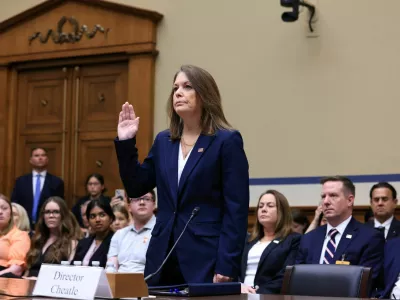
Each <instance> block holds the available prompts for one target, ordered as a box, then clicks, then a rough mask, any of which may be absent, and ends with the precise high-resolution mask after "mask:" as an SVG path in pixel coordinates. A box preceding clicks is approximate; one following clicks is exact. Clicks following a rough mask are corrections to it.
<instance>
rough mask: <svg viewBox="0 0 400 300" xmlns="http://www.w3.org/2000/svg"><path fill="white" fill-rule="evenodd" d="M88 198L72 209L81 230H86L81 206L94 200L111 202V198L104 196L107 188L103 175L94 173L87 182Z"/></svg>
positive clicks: (82, 199)
mask: <svg viewBox="0 0 400 300" xmlns="http://www.w3.org/2000/svg"><path fill="white" fill-rule="evenodd" d="M85 188H86V192H87V194H86V196H84V197H82V198H80V199H79V200H78V201H77V202H76V203H75V205H74V207H72V213H73V214H74V216H75V218H76V220H77V221H78V223H79V225H80V226H81V228H85V226H84V224H83V220H82V214H81V205H82V204H84V203H85V202H87V201H89V200H93V199H99V198H104V199H105V200H107V201H108V202H110V197H107V196H105V195H104V193H105V192H106V188H105V186H104V177H103V175H101V174H97V173H93V174H90V175H89V176H88V177H87V178H86V181H85Z"/></svg>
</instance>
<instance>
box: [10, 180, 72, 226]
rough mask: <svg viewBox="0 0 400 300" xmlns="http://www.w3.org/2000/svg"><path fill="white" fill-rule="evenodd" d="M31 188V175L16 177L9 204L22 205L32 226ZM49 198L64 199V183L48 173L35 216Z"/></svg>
mask: <svg viewBox="0 0 400 300" xmlns="http://www.w3.org/2000/svg"><path fill="white" fill-rule="evenodd" d="M33 196H34V195H33V186H32V173H30V174H26V175H23V176H21V177H18V178H17V179H16V181H15V185H14V190H13V192H12V195H11V202H14V203H18V204H20V205H22V206H23V207H24V208H25V209H26V212H27V213H28V217H29V220H30V222H31V226H32V209H33ZM51 196H58V197H61V198H63V199H64V181H63V180H62V179H61V178H59V177H57V176H54V175H51V174H50V173H49V172H47V174H46V178H45V180H44V184H43V188H42V192H41V194H40V200H39V206H38V210H37V214H38V215H39V213H40V208H41V207H42V205H43V203H44V202H45V201H46V200H47V199H48V198H49V197H51Z"/></svg>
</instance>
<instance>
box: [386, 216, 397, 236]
mask: <svg viewBox="0 0 400 300" xmlns="http://www.w3.org/2000/svg"><path fill="white" fill-rule="evenodd" d="M399 231H400V221H398V220H397V219H396V218H393V220H392V224H390V227H389V231H388V234H387V237H386V240H388V239H390V238H395V237H397V236H398V235H399Z"/></svg>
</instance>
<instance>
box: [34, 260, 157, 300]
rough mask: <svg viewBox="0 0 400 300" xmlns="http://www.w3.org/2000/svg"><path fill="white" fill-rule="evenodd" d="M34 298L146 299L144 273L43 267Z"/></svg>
mask: <svg viewBox="0 0 400 300" xmlns="http://www.w3.org/2000/svg"><path fill="white" fill-rule="evenodd" d="M32 294H33V296H47V297H53V298H64V299H84V300H86V299H87V300H92V299H94V297H101V298H109V299H112V298H136V297H146V296H148V295H149V294H148V289H147V285H146V283H145V281H144V276H143V274H139V273H138V274H133V273H125V274H124V273H121V274H120V273H111V274H110V273H108V274H106V273H105V271H104V269H103V268H97V267H82V266H63V265H50V264H43V265H42V266H41V268H40V272H39V276H38V278H37V281H36V285H35V288H34V290H33V293H32Z"/></svg>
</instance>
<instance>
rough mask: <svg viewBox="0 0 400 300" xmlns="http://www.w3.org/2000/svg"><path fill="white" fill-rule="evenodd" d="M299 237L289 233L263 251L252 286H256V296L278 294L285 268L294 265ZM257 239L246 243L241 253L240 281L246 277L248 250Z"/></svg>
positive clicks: (296, 234)
mask: <svg viewBox="0 0 400 300" xmlns="http://www.w3.org/2000/svg"><path fill="white" fill-rule="evenodd" d="M300 239H301V235H300V234H298V233H291V234H290V235H288V236H287V237H286V238H285V239H276V240H273V241H272V242H271V243H270V244H269V245H268V246H267V247H266V248H265V250H264V251H263V253H262V254H261V257H260V261H259V263H258V267H257V271H256V276H255V278H254V284H253V286H256V285H258V287H259V288H258V290H257V293H258V294H279V293H280V292H281V289H282V282H283V275H284V273H285V270H286V267H287V266H292V265H294V263H295V261H296V255H297V250H298V248H299V245H300ZM258 241H259V239H256V240H253V241H251V242H247V243H246V246H245V248H244V251H243V258H242V267H241V272H240V274H241V275H240V279H241V281H242V282H244V279H245V277H246V269H247V259H248V255H249V251H250V249H251V248H252V247H253V246H254V245H255V244H256V243H257V242H258Z"/></svg>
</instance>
